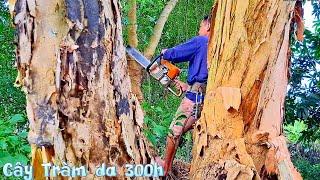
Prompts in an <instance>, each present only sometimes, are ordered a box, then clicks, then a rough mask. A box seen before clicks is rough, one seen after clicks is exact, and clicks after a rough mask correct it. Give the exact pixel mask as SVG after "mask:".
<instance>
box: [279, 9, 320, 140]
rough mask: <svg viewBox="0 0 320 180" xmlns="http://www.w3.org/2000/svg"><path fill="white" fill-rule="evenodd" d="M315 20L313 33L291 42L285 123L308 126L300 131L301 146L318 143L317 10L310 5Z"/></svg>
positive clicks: (319, 60) (319, 30)
mask: <svg viewBox="0 0 320 180" xmlns="http://www.w3.org/2000/svg"><path fill="white" fill-rule="evenodd" d="M313 5H314V14H315V16H316V17H317V20H316V23H315V24H314V31H310V30H305V33H304V37H305V39H304V41H303V42H302V43H301V42H296V41H295V40H292V45H291V49H292V58H291V62H292V65H291V78H290V82H289V90H288V95H287V97H286V114H285V119H286V121H285V122H286V123H292V122H294V121H295V120H298V119H300V120H302V121H304V122H305V124H306V125H307V126H308V129H306V130H305V131H303V135H302V138H301V139H300V140H303V141H305V142H313V141H316V140H318V139H320V132H319V127H320V121H319V119H320V56H319V54H320V49H319V47H320V23H319V16H318V15H319V13H320V9H316V6H319V4H318V3H313Z"/></svg>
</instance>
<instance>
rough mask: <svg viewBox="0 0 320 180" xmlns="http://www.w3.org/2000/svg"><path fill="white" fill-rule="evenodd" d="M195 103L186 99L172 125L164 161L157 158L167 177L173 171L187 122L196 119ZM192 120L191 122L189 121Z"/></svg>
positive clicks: (182, 102)
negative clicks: (173, 163)
mask: <svg viewBox="0 0 320 180" xmlns="http://www.w3.org/2000/svg"><path fill="white" fill-rule="evenodd" d="M193 105H194V103H193V102H192V101H191V100H189V99H187V98H184V99H183V100H182V101H181V104H180V106H179V108H178V110H177V112H176V115H175V118H174V120H173V121H172V123H171V125H170V132H169V134H168V136H167V144H166V152H165V158H164V161H162V160H161V159H160V158H159V157H157V158H156V161H157V162H158V164H160V165H161V166H163V167H164V173H165V176H166V175H167V174H168V172H169V171H171V167H172V162H173V159H174V156H175V153H176V150H177V148H178V146H179V141H180V138H181V136H182V135H183V133H184V132H185V125H186V123H187V122H192V121H193V120H191V119H194V118H193V117H192V116H191V114H192V108H193ZM189 119H190V120H189Z"/></svg>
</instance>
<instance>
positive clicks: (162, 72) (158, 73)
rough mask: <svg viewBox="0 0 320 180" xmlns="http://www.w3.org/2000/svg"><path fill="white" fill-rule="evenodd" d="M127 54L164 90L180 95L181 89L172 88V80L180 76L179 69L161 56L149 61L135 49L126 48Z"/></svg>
mask: <svg viewBox="0 0 320 180" xmlns="http://www.w3.org/2000/svg"><path fill="white" fill-rule="evenodd" d="M126 52H127V54H128V55H129V56H130V57H131V58H133V59H134V60H135V61H137V62H138V63H139V64H140V65H141V66H142V67H143V68H144V69H145V70H146V71H147V72H148V74H150V75H151V76H152V77H153V78H155V79H156V80H158V81H159V82H160V83H161V84H162V85H163V86H164V87H165V88H167V89H168V90H169V91H170V92H171V93H173V94H174V95H175V96H178V97H179V96H181V95H182V92H183V91H182V88H181V87H180V88H179V89H177V88H175V89H174V88H172V86H173V84H174V80H175V79H177V77H178V76H179V74H180V69H179V68H178V67H177V66H175V65H173V64H172V63H170V62H169V61H167V60H164V59H163V58H162V54H160V55H158V56H157V57H156V58H154V59H153V60H151V61H149V60H148V59H147V58H146V57H144V56H143V55H142V54H141V53H140V52H139V51H138V50H137V49H135V48H133V47H131V46H128V47H127V48H126Z"/></svg>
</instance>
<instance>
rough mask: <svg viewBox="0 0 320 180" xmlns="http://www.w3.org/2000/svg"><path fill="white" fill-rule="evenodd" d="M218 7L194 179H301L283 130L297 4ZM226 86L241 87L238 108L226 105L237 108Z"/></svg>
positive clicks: (237, 0) (245, 2)
mask: <svg viewBox="0 0 320 180" xmlns="http://www.w3.org/2000/svg"><path fill="white" fill-rule="evenodd" d="M216 7H217V10H216V13H215V18H214V19H213V22H212V24H214V29H213V30H212V31H213V32H212V34H211V38H210V43H209V54H208V62H209V63H211V67H210V71H209V79H208V86H207V93H206V94H207V95H206V99H205V102H204V110H203V112H202V116H201V119H200V121H199V122H198V123H197V125H196V131H194V136H195V137H194V139H195V142H194V143H195V145H194V148H193V160H192V164H191V172H190V179H218V178H222V177H227V179H259V178H260V177H261V178H262V179H264V178H267V176H268V175H272V176H273V177H278V179H281V178H283V177H289V176H291V177H293V179H301V176H300V174H299V173H298V172H297V171H296V169H295V168H294V166H293V165H292V163H291V160H290V154H289V151H288V150H287V146H286V142H285V140H284V137H283V136H282V128H281V126H282V119H283V116H284V100H285V94H286V87H287V83H288V79H287V71H288V70H287V69H288V59H289V57H288V48H289V30H290V21H291V18H292V12H293V10H294V7H295V1H284V0H282V1H277V0H270V1H259V0H250V1H249V0H234V1H222V0H218V1H217V4H216ZM226 87H229V89H239V90H240V93H241V103H240V106H239V109H238V108H234V109H232V108H231V109H230V108H229V107H232V106H231V104H235V105H234V106H235V107H237V105H236V104H239V103H238V100H239V98H231V97H230V96H232V97H239V96H235V94H236V93H231V92H232V91H230V92H229V91H224V90H223V89H225V88H226ZM226 94H228V95H227V96H228V97H229V98H227V99H226ZM226 102H227V103H226ZM226 107H227V108H226ZM283 162H285V168H286V170H285V173H283V172H284V171H283V170H280V169H279V167H283V165H281V164H282V163H283ZM230 163H231V164H232V165H231V164H230ZM279 163H280V165H279ZM227 167H233V168H231V169H229V168H227ZM281 169H283V168H281Z"/></svg>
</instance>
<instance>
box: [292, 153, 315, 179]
mask: <svg viewBox="0 0 320 180" xmlns="http://www.w3.org/2000/svg"><path fill="white" fill-rule="evenodd" d="M293 163H294V165H295V167H296V168H298V170H299V172H300V173H301V175H302V177H303V179H305V180H314V179H319V177H320V163H318V164H312V163H310V162H309V161H307V160H306V159H303V158H298V159H294V160H293Z"/></svg>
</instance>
